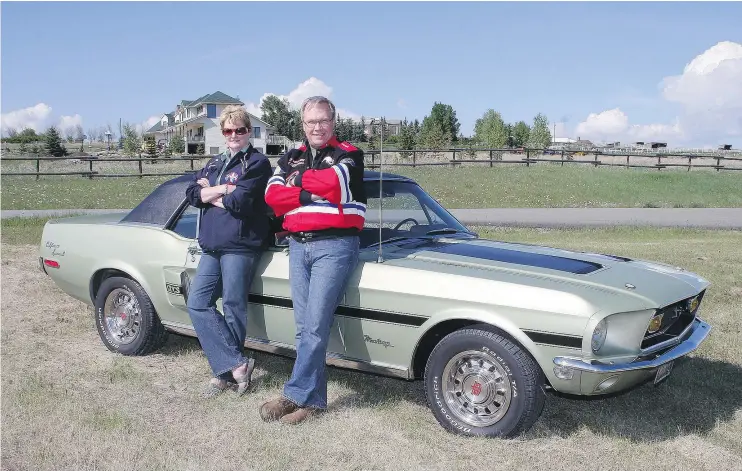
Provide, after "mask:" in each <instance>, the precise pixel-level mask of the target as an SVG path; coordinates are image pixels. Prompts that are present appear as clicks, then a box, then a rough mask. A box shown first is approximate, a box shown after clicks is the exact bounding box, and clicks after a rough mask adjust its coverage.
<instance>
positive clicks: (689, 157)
mask: <svg viewBox="0 0 742 471" xmlns="http://www.w3.org/2000/svg"><path fill="white" fill-rule="evenodd" d="M690 159H691V156H690V155H689V156H688V171H689V172H690V165H691V163H690Z"/></svg>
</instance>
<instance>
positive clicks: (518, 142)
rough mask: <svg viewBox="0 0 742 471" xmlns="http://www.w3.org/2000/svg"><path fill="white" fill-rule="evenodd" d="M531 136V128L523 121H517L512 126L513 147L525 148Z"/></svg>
mask: <svg viewBox="0 0 742 471" xmlns="http://www.w3.org/2000/svg"><path fill="white" fill-rule="evenodd" d="M530 135H531V127H530V126H528V125H527V124H526V123H525V121H518V122H517V123H515V126H513V147H525V145H526V144H527V143H528V139H529V137H530Z"/></svg>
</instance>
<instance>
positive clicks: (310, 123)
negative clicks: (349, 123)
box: [304, 119, 332, 129]
mask: <svg viewBox="0 0 742 471" xmlns="http://www.w3.org/2000/svg"><path fill="white" fill-rule="evenodd" d="M331 123H332V120H331V119H320V120H317V121H304V126H306V127H308V128H310V129H311V128H314V127H315V126H317V125H319V127H320V128H326V127H328V126H329V125H330V124H331Z"/></svg>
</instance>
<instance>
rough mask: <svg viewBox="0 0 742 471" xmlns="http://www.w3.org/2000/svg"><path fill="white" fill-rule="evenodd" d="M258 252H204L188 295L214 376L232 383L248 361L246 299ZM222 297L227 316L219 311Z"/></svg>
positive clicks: (197, 330) (192, 313)
mask: <svg viewBox="0 0 742 471" xmlns="http://www.w3.org/2000/svg"><path fill="white" fill-rule="evenodd" d="M259 260H260V253H259V252H230V253H225V252H204V253H203V254H202V255H201V260H200V261H199V263H198V269H197V271H196V277H195V278H194V279H193V282H192V283H191V289H190V292H189V295H188V314H189V315H190V316H191V322H192V323H193V328H194V329H196V335H198V340H199V341H200V342H201V348H203V350H204V353H205V354H206V358H207V359H208V360H209V366H211V370H212V372H213V373H214V376H215V377H218V378H220V379H224V380H228V381H233V378H232V370H233V369H235V368H237V367H238V366H240V365H242V364H243V363H246V362H247V358H246V357H245V355H244V353H243V352H244V345H245V337H246V336H247V296H248V293H249V292H250V285H252V280H253V276H254V275H255V268H256V267H257V265H258V261H259ZM220 296H221V298H222V306H223V308H224V315H223V316H222V314H221V313H220V312H219V311H218V310H217V309H216V301H217V299H219V297H220Z"/></svg>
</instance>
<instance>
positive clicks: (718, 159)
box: [716, 156, 721, 172]
mask: <svg viewBox="0 0 742 471" xmlns="http://www.w3.org/2000/svg"><path fill="white" fill-rule="evenodd" d="M720 160H721V157H718V156H717V157H716V171H717V172H718V171H719V170H721V169H720V168H719V161H720Z"/></svg>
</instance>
